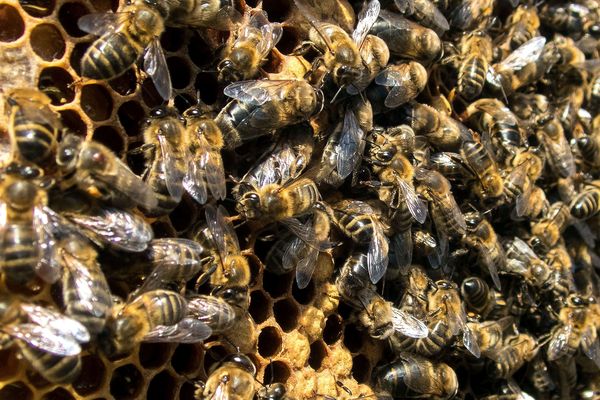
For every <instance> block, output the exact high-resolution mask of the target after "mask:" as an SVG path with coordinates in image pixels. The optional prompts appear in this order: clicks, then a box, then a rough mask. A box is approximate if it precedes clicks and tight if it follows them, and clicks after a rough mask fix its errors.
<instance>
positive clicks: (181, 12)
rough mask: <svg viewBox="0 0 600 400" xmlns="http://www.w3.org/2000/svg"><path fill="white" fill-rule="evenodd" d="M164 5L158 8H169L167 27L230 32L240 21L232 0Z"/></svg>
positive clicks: (183, 0) (187, 0) (190, 0)
mask: <svg viewBox="0 0 600 400" xmlns="http://www.w3.org/2000/svg"><path fill="white" fill-rule="evenodd" d="M135 1H139V0H135ZM144 1H145V0H144ZM166 3H167V4H163V5H160V4H159V5H158V7H161V6H162V7H163V8H164V7H168V8H169V10H168V12H169V17H168V19H167V21H166V22H167V24H168V25H169V26H176V27H193V28H210V29H217V30H220V31H230V30H232V29H233V28H234V27H236V25H237V24H238V23H239V22H240V19H241V15H240V13H239V12H238V11H237V10H236V9H235V2H234V1H233V0H222V1H214V0H178V1H167V2H166Z"/></svg>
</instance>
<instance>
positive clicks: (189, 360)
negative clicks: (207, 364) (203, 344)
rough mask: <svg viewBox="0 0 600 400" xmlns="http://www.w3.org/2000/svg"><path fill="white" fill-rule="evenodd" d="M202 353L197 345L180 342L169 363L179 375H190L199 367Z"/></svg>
mask: <svg viewBox="0 0 600 400" xmlns="http://www.w3.org/2000/svg"><path fill="white" fill-rule="evenodd" d="M203 355H204V353H203V352H202V350H201V349H200V346H198V345H195V344H180V345H179V346H177V348H176V349H175V352H174V353H173V356H172V357H171V365H172V366H173V369H174V370H175V372H177V373H178V374H179V375H190V374H192V373H194V372H195V371H196V370H197V369H198V368H199V367H200V364H201V363H202V357H203Z"/></svg>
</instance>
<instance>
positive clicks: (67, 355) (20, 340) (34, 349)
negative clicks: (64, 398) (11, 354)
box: [0, 299, 90, 384]
mask: <svg viewBox="0 0 600 400" xmlns="http://www.w3.org/2000/svg"><path fill="white" fill-rule="evenodd" d="M0 310H1V311H0V313H1V317H0V318H1V319H2V328H1V329H0V331H1V334H2V335H5V336H6V337H5V338H3V339H2V341H3V342H4V343H8V344H11V343H16V344H17V345H18V347H19V350H20V353H21V355H22V356H23V358H24V359H25V360H27V362H28V363H29V364H30V365H31V367H32V368H33V369H34V370H35V371H37V372H38V373H39V374H40V375H42V376H43V377H44V378H45V379H46V380H48V381H50V382H52V383H57V384H61V383H70V382H73V381H74V380H75V379H77V377H78V376H79V374H80V373H81V365H82V363H81V357H80V353H81V344H83V343H87V342H89V340H90V334H89V332H88V331H87V330H86V328H85V326H83V325H82V324H81V323H79V322H77V321H76V320H74V319H72V318H69V317H66V316H64V315H62V314H61V313H59V312H57V311H54V310H52V309H50V308H45V307H42V306H38V305H34V304H30V303H16V302H11V301H10V300H8V299H3V300H2V302H1V303H0ZM13 341H14V342H13Z"/></svg>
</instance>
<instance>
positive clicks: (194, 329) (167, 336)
mask: <svg viewBox="0 0 600 400" xmlns="http://www.w3.org/2000/svg"><path fill="white" fill-rule="evenodd" d="M211 334H212V329H210V327H209V326H208V325H206V324H205V323H204V322H202V321H199V320H197V319H194V318H184V319H182V320H181V321H179V322H178V323H177V324H175V325H159V326H157V327H156V328H154V329H152V330H151V331H150V332H148V333H147V334H146V336H144V342H152V343H156V342H174V343H198V342H202V341H204V340H205V339H208V338H209V337H210V335H211Z"/></svg>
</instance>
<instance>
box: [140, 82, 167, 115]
mask: <svg viewBox="0 0 600 400" xmlns="http://www.w3.org/2000/svg"><path fill="white" fill-rule="evenodd" d="M142 99H143V100H144V103H146V105H147V106H148V107H149V108H154V107H158V106H159V105H161V104H162V103H163V98H162V97H160V94H158V92H157V91H156V88H155V87H154V83H153V82H152V79H146V80H144V82H143V83H142Z"/></svg>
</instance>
